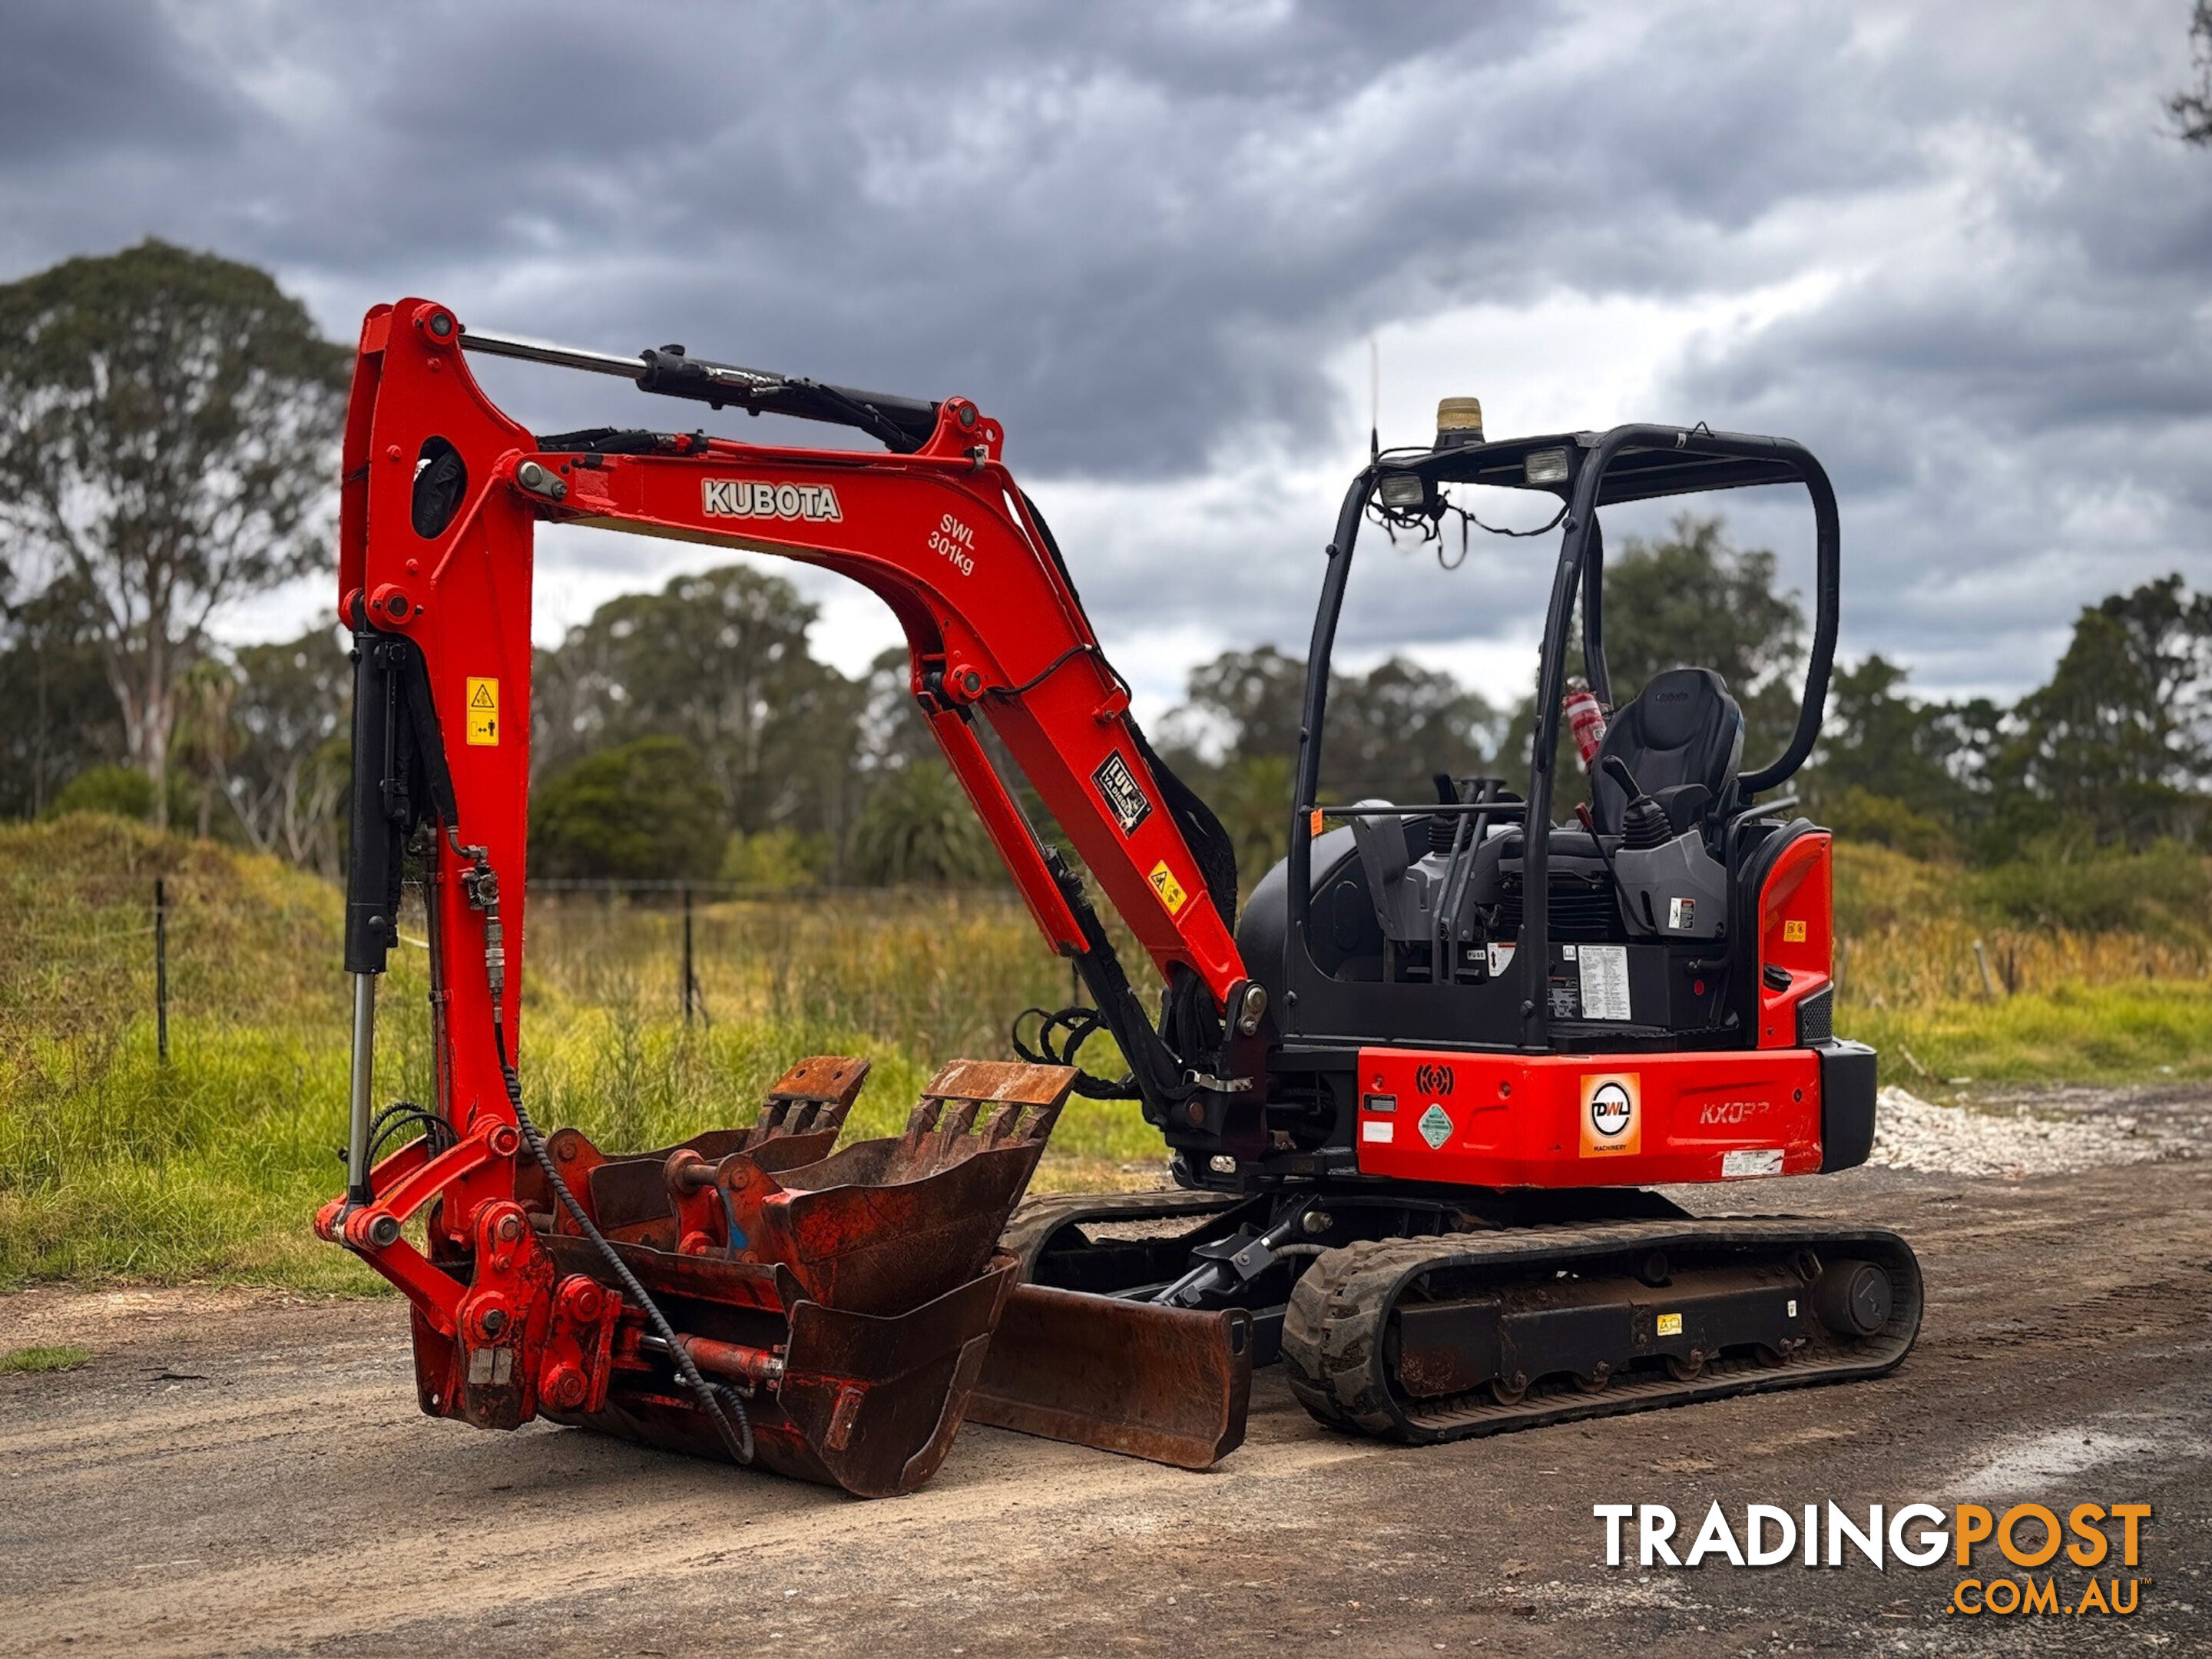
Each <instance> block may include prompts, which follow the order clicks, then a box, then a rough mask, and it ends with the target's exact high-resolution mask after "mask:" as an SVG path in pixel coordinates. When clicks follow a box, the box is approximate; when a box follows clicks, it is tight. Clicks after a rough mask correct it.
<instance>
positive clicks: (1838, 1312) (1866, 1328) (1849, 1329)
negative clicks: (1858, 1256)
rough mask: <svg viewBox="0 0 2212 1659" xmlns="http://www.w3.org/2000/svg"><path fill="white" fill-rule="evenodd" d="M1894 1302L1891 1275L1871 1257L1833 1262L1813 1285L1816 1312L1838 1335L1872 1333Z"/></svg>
mask: <svg viewBox="0 0 2212 1659" xmlns="http://www.w3.org/2000/svg"><path fill="white" fill-rule="evenodd" d="M1894 1305H1895V1297H1894V1294H1893V1291H1892V1290H1891V1288H1890V1283H1889V1275H1888V1274H1887V1273H1884V1272H1883V1271H1882V1270H1881V1268H1880V1267H1876V1266H1875V1264H1874V1263H1873V1262H1871V1261H1837V1262H1832V1263H1831V1264H1830V1265H1829V1267H1828V1268H1827V1270H1826V1272H1824V1273H1821V1275H1820V1279H1819V1281H1818V1282H1817V1283H1815V1284H1814V1286H1813V1316H1814V1318H1816V1319H1818V1320H1819V1321H1820V1323H1821V1324H1823V1325H1825V1326H1826V1327H1827V1328H1828V1329H1830V1330H1831V1331H1833V1332H1834V1333H1835V1334H1837V1335H1838V1336H1843V1337H1869V1336H1872V1335H1873V1334H1875V1332H1876V1331H1878V1330H1880V1329H1881V1328H1882V1327H1883V1326H1885V1325H1887V1324H1888V1323H1889V1316H1890V1313H1891V1310H1892V1309H1893V1307H1894Z"/></svg>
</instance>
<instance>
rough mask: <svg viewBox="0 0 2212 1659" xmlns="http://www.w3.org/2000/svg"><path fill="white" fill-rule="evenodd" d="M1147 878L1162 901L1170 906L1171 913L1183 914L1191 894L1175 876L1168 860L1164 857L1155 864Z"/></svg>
mask: <svg viewBox="0 0 2212 1659" xmlns="http://www.w3.org/2000/svg"><path fill="white" fill-rule="evenodd" d="M1145 879H1146V881H1149V882H1150V883H1152V890H1153V891H1154V892H1155V893H1158V895H1159V896H1160V902H1161V903H1163V904H1164V905H1166V906H1167V907H1168V914H1169V915H1171V916H1179V915H1182V907H1183V906H1184V905H1186V904H1188V903H1189V902H1190V895H1189V894H1188V892H1186V891H1184V890H1183V884H1182V883H1181V882H1179V881H1177V880H1176V878H1175V872H1174V871H1172V870H1170V869H1169V868H1168V861H1167V860H1165V859H1162V860H1160V861H1159V862H1158V864H1156V865H1154V866H1152V873H1151V874H1149V875H1147V876H1146V878H1145Z"/></svg>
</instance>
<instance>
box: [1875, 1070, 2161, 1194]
mask: <svg viewBox="0 0 2212 1659" xmlns="http://www.w3.org/2000/svg"><path fill="white" fill-rule="evenodd" d="M2170 1145H2171V1142H2170V1141H2169V1139H2167V1137H2166V1136H2165V1135H2162V1134H2160V1133H2158V1132H2157V1131H2156V1130H2155V1129H2152V1128H2149V1127H2148V1126H2145V1125H2143V1124H2142V1123H2139V1122H2138V1121H2137V1120H2136V1118H2135V1117H2133V1116H2130V1115H2120V1114H2115V1115H2109V1116H2107V1115H2100V1116H2096V1117H2093V1118H2064V1117H2054V1116H2051V1115H2038V1114H2036V1113H2033V1112H2031V1111H2030V1110H2029V1109H2028V1108H2027V1107H2026V1106H2017V1105H2016V1106H2013V1107H2011V1108H2009V1109H2005V1108H1990V1107H1972V1106H1938V1105H1936V1103H1934V1102H1933V1101H1928V1100H1923V1099H1921V1098H1920V1097H1919V1096H1917V1095H1915V1094H1910V1093H1908V1092H1906V1091H1905V1090H1903V1089H1884V1090H1883V1091H1881V1094H1880V1096H1879V1097H1877V1102H1876V1110H1875V1132H1874V1152H1873V1155H1872V1156H1871V1157H1869V1158H1868V1160H1867V1161H1868V1162H1869V1164H1886V1165H1887V1166H1888V1167H1890V1168H1891V1169H1895V1170H1924V1171H1926V1172H1929V1173H1930V1174H1936V1175H1961V1176H2041V1175H2064V1174H2067V1173H2069V1171H2072V1170H2091V1169H2096V1168H2099V1167H2101V1166H2104V1165H2107V1164H2142V1163H2148V1161H2150V1160H2151V1159H2153V1158H2160V1157H2163V1156H2165V1155H2166V1151H2167V1148H2168V1147H2169V1146H2170Z"/></svg>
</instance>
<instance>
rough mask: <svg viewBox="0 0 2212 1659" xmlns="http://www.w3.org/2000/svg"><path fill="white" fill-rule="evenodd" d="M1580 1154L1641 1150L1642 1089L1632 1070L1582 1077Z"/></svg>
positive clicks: (1604, 1154) (1591, 1154) (1594, 1154)
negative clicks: (1581, 1140) (1581, 1150)
mask: <svg viewBox="0 0 2212 1659" xmlns="http://www.w3.org/2000/svg"><path fill="white" fill-rule="evenodd" d="M1582 1120H1583V1157H1584V1158H1604V1157H1607V1156H1609V1155H1610V1154H1612V1153H1614V1152H1641V1151H1643V1150H1644V1091H1643V1084H1642V1080H1641V1079H1639V1078H1638V1075H1637V1074H1636V1073H1634V1072H1611V1073H1598V1074H1596V1075H1594V1076H1589V1077H1585V1078H1584V1079H1583V1089H1582Z"/></svg>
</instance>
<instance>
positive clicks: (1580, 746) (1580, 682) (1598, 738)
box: [1559, 674, 1605, 772]
mask: <svg viewBox="0 0 2212 1659" xmlns="http://www.w3.org/2000/svg"><path fill="white" fill-rule="evenodd" d="M1559 712H1560V713H1561V714H1565V716H1566V717H1567V729H1568V730H1569V731H1571V732H1573V733H1574V734H1575V750H1576V752H1577V754H1579V755H1580V756H1581V757H1582V768H1583V771H1584V772H1588V771H1589V769H1590V768H1591V767H1592V766H1593V765H1595V763H1596V761H1597V750H1598V745H1599V744H1601V743H1603V742H1604V741H1605V705H1604V704H1602V703H1601V702H1598V700H1597V696H1596V694H1595V692H1593V691H1592V690H1590V689H1589V681H1587V680H1585V679H1583V678H1582V676H1580V675H1579V674H1577V675H1576V676H1575V677H1574V678H1571V679H1570V680H1569V681H1568V682H1567V694H1566V696H1564V697H1562V698H1560V699H1559Z"/></svg>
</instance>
